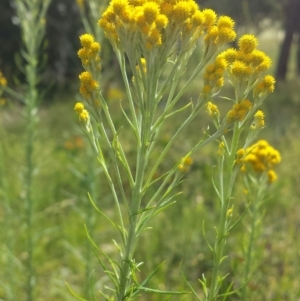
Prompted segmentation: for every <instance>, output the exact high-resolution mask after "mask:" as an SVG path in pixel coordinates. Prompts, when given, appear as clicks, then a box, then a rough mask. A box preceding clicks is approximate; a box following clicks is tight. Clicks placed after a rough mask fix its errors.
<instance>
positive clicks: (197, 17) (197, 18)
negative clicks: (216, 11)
mask: <svg viewBox="0 0 300 301" xmlns="http://www.w3.org/2000/svg"><path fill="white" fill-rule="evenodd" d="M204 21H205V17H204V14H203V13H202V12H201V11H199V10H198V11H196V12H195V13H194V14H193V17H192V23H193V26H194V27H198V26H202V25H203V24H204Z"/></svg>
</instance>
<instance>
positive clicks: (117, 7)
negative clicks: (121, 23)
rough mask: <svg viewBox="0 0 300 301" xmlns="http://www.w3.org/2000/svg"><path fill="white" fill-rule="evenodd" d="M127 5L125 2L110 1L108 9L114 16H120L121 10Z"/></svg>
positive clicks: (120, 0)
mask: <svg viewBox="0 0 300 301" xmlns="http://www.w3.org/2000/svg"><path fill="white" fill-rule="evenodd" d="M127 5H128V1H127V0H112V1H111V3H110V7H111V8H112V10H113V11H114V12H115V13H116V14H120V13H121V12H122V10H123V9H125V8H126V6H127Z"/></svg>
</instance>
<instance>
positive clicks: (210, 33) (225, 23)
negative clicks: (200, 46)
mask: <svg viewBox="0 0 300 301" xmlns="http://www.w3.org/2000/svg"><path fill="white" fill-rule="evenodd" d="M203 13H204V15H207V14H209V15H210V16H211V18H210V20H211V22H210V26H209V28H208V30H207V34H206V36H205V38H204V41H205V43H206V44H208V45H212V46H222V45H224V44H226V43H229V42H232V41H234V40H235V38H236V33H235V31H234V29H233V27H234V21H233V20H232V19H231V18H230V17H227V16H221V17H220V18H219V19H218V21H217V22H216V25H213V24H214V23H215V22H212V21H215V19H216V18H215V17H214V18H213V17H212V15H213V14H215V13H214V12H213V11H212V10H210V9H208V10H204V11H203Z"/></svg>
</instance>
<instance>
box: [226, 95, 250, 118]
mask: <svg viewBox="0 0 300 301" xmlns="http://www.w3.org/2000/svg"><path fill="white" fill-rule="evenodd" d="M251 107H252V104H251V101H250V100H248V99H243V100H242V101H241V102H240V103H236V104H234V105H233V107H232V109H231V110H230V111H229V112H228V113H227V122H228V123H231V122H234V121H243V120H244V119H245V117H246V115H247V113H248V112H249V111H250V109H251Z"/></svg>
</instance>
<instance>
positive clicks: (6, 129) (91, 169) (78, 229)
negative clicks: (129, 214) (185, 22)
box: [0, 0, 300, 301]
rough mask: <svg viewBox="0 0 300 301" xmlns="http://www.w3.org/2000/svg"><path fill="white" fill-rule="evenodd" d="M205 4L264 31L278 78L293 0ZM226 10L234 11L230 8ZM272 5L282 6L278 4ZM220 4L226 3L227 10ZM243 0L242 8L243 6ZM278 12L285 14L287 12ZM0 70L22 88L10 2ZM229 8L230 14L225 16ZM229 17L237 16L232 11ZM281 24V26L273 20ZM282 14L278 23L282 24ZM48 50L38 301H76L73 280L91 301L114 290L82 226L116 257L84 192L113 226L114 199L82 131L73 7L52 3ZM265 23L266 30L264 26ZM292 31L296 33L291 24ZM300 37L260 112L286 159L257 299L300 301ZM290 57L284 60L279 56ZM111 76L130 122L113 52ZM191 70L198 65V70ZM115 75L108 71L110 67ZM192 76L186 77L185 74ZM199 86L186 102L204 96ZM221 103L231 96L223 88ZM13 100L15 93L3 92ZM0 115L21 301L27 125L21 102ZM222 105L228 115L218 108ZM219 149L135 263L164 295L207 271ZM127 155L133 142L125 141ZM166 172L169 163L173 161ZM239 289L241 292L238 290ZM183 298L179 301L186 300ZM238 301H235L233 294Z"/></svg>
mask: <svg viewBox="0 0 300 301" xmlns="http://www.w3.org/2000/svg"><path fill="white" fill-rule="evenodd" d="M199 2H200V5H203V6H207V7H212V8H215V9H216V11H217V12H218V13H219V14H229V15H232V16H233V17H234V18H235V19H236V20H237V22H238V26H239V27H238V31H240V32H242V33H244V32H245V31H246V30H247V31H248V32H249V31H252V32H256V33H260V35H259V37H260V38H259V40H260V46H259V48H260V49H262V50H264V51H265V52H266V53H267V54H268V55H270V56H271V57H272V58H273V61H274V69H273V72H274V73H275V72H276V70H277V69H276V67H277V64H276V62H277V61H278V59H279V57H280V51H281V45H282V44H281V43H282V37H281V34H279V33H278V32H279V29H281V28H282V29H284V28H285V27H284V26H285V25H286V23H285V13H284V12H288V11H289V10H288V9H285V8H288V7H290V5H293V3H294V2H293V0H291V1H290V3H289V2H288V1H282V2H280V4H279V2H278V3H277V1H271V0H270V1H267V0H265V1H237V3H236V4H232V3H233V2H236V1H233V0H228V1H225V0H222V1H213V0H211V1H199ZM229 2H230V4H229ZM275 2H276V3H275ZM220 3H222V5H220ZM240 3H242V4H243V6H242V7H241V6H239V5H240ZM281 5H282V6H281ZM0 8H1V9H0V69H1V70H2V73H3V74H4V75H5V76H6V78H7V79H8V82H9V85H10V86H11V87H14V88H15V89H17V90H18V91H22V89H23V88H22V84H23V83H24V77H23V75H22V73H21V72H20V70H19V69H18V66H17V64H16V61H15V56H17V55H18V54H19V49H20V47H21V40H20V31H19V28H18V20H17V18H16V13H15V11H14V2H13V1H8V0H5V1H4V0H3V1H1V4H0ZM225 9H228V10H225ZM229 10H230V11H229ZM273 16H277V19H276V22H271V19H270V18H271V17H273ZM279 17H280V18H279ZM47 24H48V25H47V26H48V29H47V30H48V31H47V37H46V43H45V50H44V51H43V53H41V60H42V59H43V57H44V56H45V55H46V56H47V65H46V66H45V67H44V69H43V70H44V71H43V75H42V77H41V83H40V89H41V90H43V91H45V95H44V101H43V103H42V104H41V106H40V108H39V113H38V117H39V127H38V132H37V134H36V138H35V142H34V143H35V145H34V149H35V153H34V160H35V165H36V167H37V168H36V169H35V170H34V175H35V176H34V180H33V187H34V189H33V198H34V200H35V203H34V212H35V216H34V220H33V223H34V229H35V234H34V245H35V249H34V254H33V262H34V266H35V275H36V277H35V290H34V296H35V300H49V301H52V300H73V298H72V297H71V296H70V294H69V292H68V291H67V289H66V286H65V283H64V282H65V281H67V282H68V283H70V284H71V285H72V288H73V289H74V291H77V292H78V293H81V294H82V295H86V296H87V295H88V292H87V291H88V286H89V284H88V281H89V278H90V277H92V282H93V283H95V287H96V288H97V287H98V288H100V287H102V286H103V285H105V283H106V282H107V278H106V276H104V274H103V272H102V271H101V270H100V267H99V264H98V263H97V261H96V258H95V256H94V255H93V253H92V252H91V250H90V248H89V246H88V243H87V240H86V235H85V232H84V227H83V225H84V223H86V224H87V225H88V228H89V229H91V232H92V233H93V237H94V240H95V241H96V242H97V243H98V244H99V245H100V244H101V246H102V248H104V249H105V251H106V252H108V253H111V254H112V257H113V252H114V244H113V242H112V238H113V237H114V236H115V233H114V232H113V231H112V230H111V229H110V228H109V227H107V224H106V221H105V220H103V219H102V218H101V217H100V216H99V215H97V213H96V212H95V211H94V210H93V209H92V208H91V205H90V203H89V201H88V198H87V193H86V192H87V191H90V192H91V193H92V194H93V195H94V199H95V200H96V201H97V203H98V204H99V205H100V206H101V208H103V209H104V211H105V212H106V213H107V214H108V215H109V216H111V217H113V216H114V211H113V207H112V205H111V204H112V197H111V195H110V192H109V189H108V188H107V185H106V183H105V182H102V179H103V178H101V169H100V168H98V165H97V162H95V160H94V159H92V158H93V157H92V156H91V155H90V154H89V152H90V150H89V149H90V148H89V144H88V141H86V140H85V138H84V137H83V135H82V133H81V132H80V130H79V127H78V125H77V124H78V121H77V116H76V114H75V113H73V106H74V103H75V99H76V98H77V97H78V95H77V92H76V91H77V89H78V82H77V76H78V72H79V70H81V67H80V61H79V59H78V58H77V57H76V52H77V49H78V48H79V42H78V35H79V33H81V32H83V27H82V25H81V19H80V16H79V12H78V8H77V6H76V3H75V2H74V1H73V0H65V1H63V2H62V1H58V0H53V1H52V4H51V6H50V9H49V12H48V19H47ZM256 25H258V26H256ZM294 26H296V25H295V24H294ZM296 34H297V31H296V32H295V34H294V37H295V38H294V42H293V43H291V51H290V52H289V53H290V54H291V55H290V60H289V61H288V63H287V69H286V70H287V72H286V76H283V77H281V79H286V80H285V81H280V82H278V84H277V87H276V92H275V93H274V94H272V95H271V96H270V97H269V98H268V99H267V101H266V102H265V105H264V108H263V109H264V111H265V112H266V129H265V130H264V131H263V132H262V134H261V138H263V139H267V140H268V141H270V143H271V144H272V145H274V146H275V147H276V148H277V149H279V150H280V152H281V154H282V158H283V162H282V164H281V165H280V166H279V168H278V170H277V173H278V176H279V179H278V181H277V182H276V184H275V185H274V186H273V189H272V191H271V194H270V198H269V199H268V200H267V202H266V204H265V208H264V209H265V214H264V217H263V219H262V221H261V224H260V230H259V232H258V234H257V235H258V240H257V248H256V249H255V252H256V254H255V255H256V256H255V258H256V260H255V266H254V267H253V268H255V273H254V277H253V281H251V282H250V283H249V286H250V287H251V290H252V297H251V300H258V301H259V300H272V301H277V300H278V301H279V300H292V301H294V300H300V299H299V296H300V286H299V276H298V273H299V268H300V261H299V258H300V257H299V256H300V253H299V250H300V246H299V244H300V242H299V240H298V239H297V238H298V231H299V227H300V224H299V214H300V204H299V200H298V198H299V197H298V196H299V195H300V190H299V189H300V188H299V181H300V168H299V167H298V159H299V156H300V144H299V141H298V140H299V139H298V131H299V126H300V124H299V117H298V113H297V112H299V110H300V99H299V85H298V84H297V81H299V77H298V75H297V66H298V63H297V44H298V42H297V35H296ZM281 52H282V51H281ZM106 59H107V60H108V61H109V62H110V64H108V63H107V64H108V66H110V69H112V70H114V72H115V73H114V82H112V80H110V81H109V84H108V85H107V88H106V93H107V96H108V98H109V100H110V105H111V106H115V111H116V115H117V121H116V122H117V123H118V124H122V123H123V120H122V117H121V116H122V115H121V112H120V109H119V102H118V100H119V99H121V98H122V97H123V91H122V89H123V87H122V85H120V83H119V82H118V76H119V73H118V69H117V68H116V67H115V62H114V58H113V53H112V56H111V57H107V58H106ZM191 68H192V67H191ZM103 72H107V70H103ZM187 72H188V71H187ZM49 82H50V83H52V84H51V85H50V86H49ZM197 93H199V91H198V90H197V83H195V87H194V88H193V89H192V90H191V91H190V92H189V93H188V95H186V97H187V98H190V97H191V96H193V95H197ZM224 93H225V94H230V93H231V91H230V89H229V87H225V91H224ZM4 96H5V97H6V96H7V95H4ZM5 99H6V100H5V102H4V101H2V106H1V107H0V118H1V120H0V121H1V126H0V135H1V136H0V137H1V138H0V139H1V143H0V223H1V226H0V229H1V230H0V241H1V244H0V245H1V252H0V266H1V269H0V300H5V301H11V300H25V296H24V285H25V280H24V279H25V271H24V269H25V268H24V262H25V261H26V258H27V256H28V254H27V253H26V248H25V247H24V246H25V241H26V233H25V232H26V231H25V230H26V229H25V228H26V227H25V216H24V215H25V213H24V212H23V210H22V208H23V204H22V202H23V201H24V191H22V181H23V179H22V177H23V175H24V172H23V171H24V151H23V148H24V145H25V139H26V137H25V133H24V126H25V124H24V118H23V115H22V110H23V105H22V104H21V103H19V102H18V101H17V100H15V99H12V98H5ZM219 105H220V106H222V105H223V106H226V103H224V100H221V99H220V100H219ZM180 122H181V121H180V119H178V117H177V118H175V119H173V120H172V121H171V122H169V123H168V125H167V126H166V128H165V136H164V137H163V139H162V140H161V141H160V145H161V147H163V146H164V145H165V143H166V141H167V140H168V132H169V131H170V130H171V129H172V127H174V126H175V125H176V123H180ZM207 122H208V120H207V117H206V116H205V114H204V115H203V117H202V118H201V119H200V118H199V119H198V120H195V121H194V123H193V124H192V125H191V126H190V127H189V129H188V130H187V131H186V133H188V135H184V136H185V137H184V139H182V140H181V141H178V144H177V146H176V147H174V149H173V151H172V155H171V156H170V158H169V160H170V162H171V161H175V160H178V157H180V156H181V154H182V153H184V152H185V151H186V150H188V148H189V145H190V144H192V143H191V142H192V141H195V140H196V139H198V138H199V136H200V135H201V134H202V130H204V129H205V128H206V126H207ZM216 150H217V145H214V144H212V145H210V146H208V147H207V148H206V149H205V150H204V152H201V154H199V155H198V156H196V157H195V158H193V160H194V164H193V165H192V168H191V170H190V172H189V173H188V174H187V177H186V181H184V182H183V183H182V185H181V187H180V189H181V190H182V191H183V192H184V193H183V194H182V195H181V196H180V197H179V198H178V200H177V204H176V205H174V206H172V207H171V208H169V209H168V211H166V212H164V213H163V214H161V215H159V216H158V217H157V218H156V219H154V220H153V222H152V224H153V229H152V230H151V231H148V232H147V234H146V235H144V236H143V237H142V241H141V244H140V246H139V248H138V252H137V254H138V255H137V256H138V258H137V259H138V260H140V261H143V262H144V267H143V269H145V270H146V271H148V272H149V271H152V270H153V269H154V268H155V267H156V266H157V265H158V264H160V263H161V262H162V261H164V260H165V263H164V265H163V267H162V269H161V270H160V272H159V273H158V275H157V277H156V278H155V279H153V281H152V283H151V286H152V287H159V288H161V289H175V290H182V289H187V288H186V287H185V284H184V280H183V278H182V275H181V271H180V269H181V268H182V270H183V271H184V273H185V275H186V277H187V278H188V279H189V281H190V282H191V283H192V284H193V286H194V287H197V288H198V289H199V291H200V285H199V283H198V282H197V279H198V278H200V277H201V275H202V273H204V272H205V273H208V272H209V270H210V269H211V254H210V252H209V250H208V248H207V245H206V244H205V242H204V238H203V235H202V227H203V220H205V228H206V232H207V237H208V239H210V234H211V237H213V226H214V224H215V221H216V218H217V214H218V212H217V210H218V209H217V206H215V203H214V192H213V191H212V187H211V174H212V166H213V165H214V164H215V163H216V162H215V160H216V159H215V152H216ZM128 151H129V152H130V139H128ZM166 164H168V162H166ZM242 187H243V186H242V183H241V185H240V187H239V188H238V189H237V192H236V207H235V208H236V210H237V213H236V214H238V212H239V211H242V210H243V208H244V206H245V196H244V194H243V189H242ZM247 226H248V220H247V218H246V219H245V220H244V221H243V227H244V229H245V231H239V232H237V233H235V235H233V236H232V239H231V240H229V241H228V244H227V249H228V250H230V253H229V260H228V261H227V262H226V264H227V265H228V266H227V267H226V268H227V269H228V270H230V271H231V275H230V277H229V280H232V279H238V276H239V273H241V269H240V267H241V266H242V264H243V255H242V245H243V241H244V239H245V233H246V229H247ZM234 285H236V286H238V285H239V283H235V284H234ZM180 298H182V297H173V299H177V300H179V299H180ZM142 299H143V300H157V296H152V295H147V294H145V295H144V296H143V297H142ZM185 299H187V300H192V297H190V296H186V297H185ZM230 300H238V299H237V297H236V296H234V295H233V296H232V297H231V299H230Z"/></svg>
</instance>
